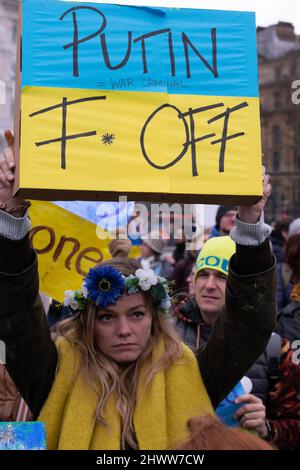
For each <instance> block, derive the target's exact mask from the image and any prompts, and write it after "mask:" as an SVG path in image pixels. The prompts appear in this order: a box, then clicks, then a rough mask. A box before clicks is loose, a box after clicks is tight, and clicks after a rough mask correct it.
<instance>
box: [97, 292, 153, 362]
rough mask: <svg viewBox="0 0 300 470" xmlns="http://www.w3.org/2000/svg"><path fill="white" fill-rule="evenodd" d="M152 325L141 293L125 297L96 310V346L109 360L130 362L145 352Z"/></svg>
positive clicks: (148, 307)
mask: <svg viewBox="0 0 300 470" xmlns="http://www.w3.org/2000/svg"><path fill="white" fill-rule="evenodd" d="M151 325H152V313H151V310H150V306H149V305H148V304H147V302H146V300H145V298H144V296H143V294H141V293H137V294H133V295H128V294H125V295H123V296H122V297H120V298H119V300H118V302H117V303H116V304H114V305H110V306H108V307H107V308H106V309H99V310H98V311H97V314H96V321H95V338H96V343H97V345H98V348H99V350H100V351H101V352H102V353H103V354H105V356H107V357H108V358H109V359H112V360H114V361H115V362H117V363H121V364H122V363H127V362H132V361H135V360H136V359H137V358H138V357H139V356H140V355H141V354H142V353H143V352H144V350H145V349H146V347H147V344H148V341H149V337H150V334H151Z"/></svg>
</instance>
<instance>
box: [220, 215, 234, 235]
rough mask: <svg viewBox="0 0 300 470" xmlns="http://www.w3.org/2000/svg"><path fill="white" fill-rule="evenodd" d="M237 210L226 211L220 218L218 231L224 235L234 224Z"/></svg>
mask: <svg viewBox="0 0 300 470" xmlns="http://www.w3.org/2000/svg"><path fill="white" fill-rule="evenodd" d="M236 214H237V211H228V212H226V214H225V215H223V217H222V218H221V220H220V231H221V232H222V233H225V234H226V235H227V234H228V233H229V232H230V230H231V229H232V228H233V227H234V225H235V219H236Z"/></svg>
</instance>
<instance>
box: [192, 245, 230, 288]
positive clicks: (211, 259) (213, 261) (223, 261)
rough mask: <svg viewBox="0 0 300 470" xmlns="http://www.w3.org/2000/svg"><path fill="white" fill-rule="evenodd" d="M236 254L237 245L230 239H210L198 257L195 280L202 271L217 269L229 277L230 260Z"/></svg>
mask: <svg viewBox="0 0 300 470" xmlns="http://www.w3.org/2000/svg"><path fill="white" fill-rule="evenodd" d="M234 253H235V243H234V241H233V240H232V239H231V238H230V237H215V238H210V239H209V240H207V242H205V244H204V246H203V248H202V250H201V251H200V253H199V255H198V258H197V261H196V273H195V279H196V277H197V274H198V272H199V271H201V270H202V269H215V270H216V271H220V272H221V273H223V274H225V275H226V276H227V275H228V266H229V260H230V258H231V256H232V255H233V254H234Z"/></svg>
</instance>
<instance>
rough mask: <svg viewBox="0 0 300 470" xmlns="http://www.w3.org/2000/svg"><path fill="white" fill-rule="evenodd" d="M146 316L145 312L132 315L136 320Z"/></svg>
mask: <svg viewBox="0 0 300 470" xmlns="http://www.w3.org/2000/svg"><path fill="white" fill-rule="evenodd" d="M144 315H145V314H144V312H140V311H138V312H133V313H132V314H131V316H132V317H136V318H139V317H143V316H144Z"/></svg>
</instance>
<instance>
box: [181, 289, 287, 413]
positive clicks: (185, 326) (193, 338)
mask: <svg viewBox="0 0 300 470" xmlns="http://www.w3.org/2000/svg"><path fill="white" fill-rule="evenodd" d="M174 327H175V329H176V331H177V333H178V334H179V336H180V338H181V339H182V341H183V342H184V343H185V344H187V345H188V346H189V347H190V348H191V349H192V350H193V351H196V350H197V349H198V348H199V347H203V346H204V345H205V344H206V342H207V341H208V338H209V336H210V334H211V332H212V327H211V326H210V325H208V324H207V323H205V321H204V320H203V317H202V315H201V310H200V309H199V307H198V305H197V303H196V299H195V297H191V298H186V299H183V300H182V301H181V302H180V303H179V304H178V305H176V307H175V309H174ZM277 343H278V344H277ZM271 356H272V359H271ZM280 356H281V338H280V336H279V335H277V334H275V333H274V334H272V336H271V337H270V339H269V342H268V344H267V347H266V349H265V351H264V352H263V353H262V354H261V355H260V356H259V357H258V358H257V360H256V361H255V362H254V364H252V365H251V367H250V369H249V370H248V371H247V372H246V373H245V375H246V376H247V377H249V379H251V381H252V385H253V387H252V391H251V393H253V395H256V396H257V397H259V398H260V399H261V400H262V401H263V403H264V404H266V402H267V395H268V393H269V391H270V389H271V385H272V384H273V382H272V381H271V379H270V377H269V375H270V372H271V370H270V361H271V360H272V362H273V359H275V360H276V361H277V369H276V371H275V373H276V375H277V380H278V378H279V377H278V373H279V367H278V365H279V359H280ZM271 382H272V384H271Z"/></svg>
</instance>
